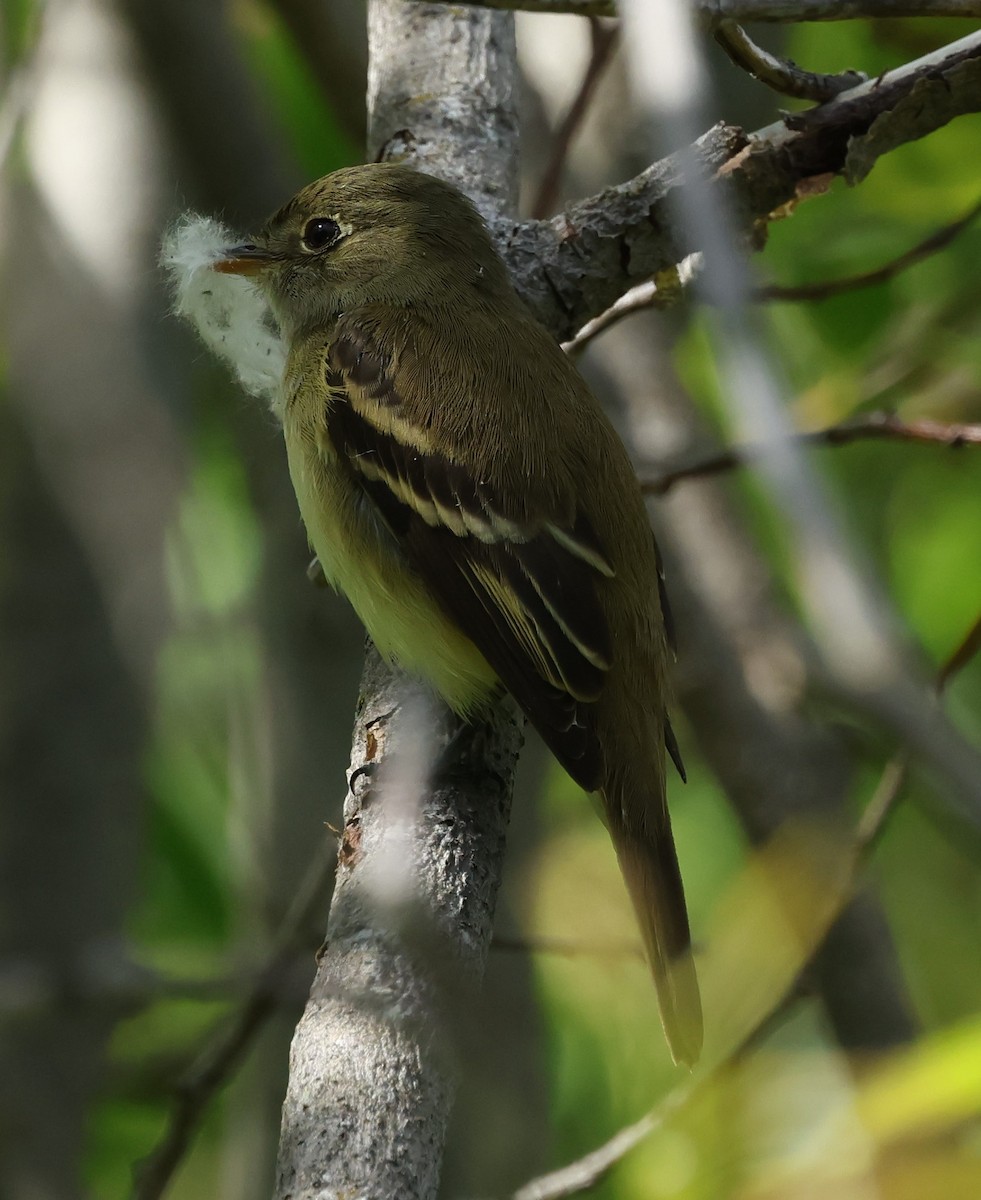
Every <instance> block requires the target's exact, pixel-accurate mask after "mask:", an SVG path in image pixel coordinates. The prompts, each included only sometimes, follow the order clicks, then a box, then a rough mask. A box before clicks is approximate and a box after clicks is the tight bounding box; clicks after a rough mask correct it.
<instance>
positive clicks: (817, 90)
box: [712, 21, 868, 101]
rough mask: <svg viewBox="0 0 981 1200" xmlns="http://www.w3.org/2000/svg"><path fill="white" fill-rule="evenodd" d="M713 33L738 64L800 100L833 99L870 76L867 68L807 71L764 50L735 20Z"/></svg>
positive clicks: (759, 78)
mask: <svg viewBox="0 0 981 1200" xmlns="http://www.w3.org/2000/svg"><path fill="white" fill-rule="evenodd" d="M712 36H713V37H714V38H715V40H716V41H717V42H718V43H719V45H720V46H721V47H722V49H723V50H725V52H726V54H728V56H729V57H730V59H732V61H733V62H734V63H735V64H736V66H737V67H740V68H741V69H742V70H743V71H747V72H749V74H750V75H752V76H753V78H754V79H758V80H759V81H760V83H765V84H766V86H767V87H768V88H772V89H773V91H775V92H779V93H780V94H781V95H783V96H795V97H796V98H797V99H799V100H819V101H821V100H830V99H831V97H832V96H837V95H838V94H839V92H846V91H848V89H849V88H852V87H855V86H856V85H857V84H859V83H864V82H865V81H866V79H868V76H867V75H866V74H865V73H864V71H842V72H840V73H839V74H836V75H824V74H818V73H816V72H814V71H805V70H804V68H803V67H799V66H798V65H797V64H796V63H795V62H792V61H791V60H790V59H784V58H778V57H777V56H776V55H775V54H771V53H770V52H769V50H764V49H763V47H762V46H760V45H757V43H756V42H754V41H753V39H752V38H751V37H750V36H749V34H748V33H747V32H746V30H745V29H743V27H742V26H741V25H737V24H736V22H735V21H722V22H720V23H719V24H718V25H717V26H716V27H715V29H714V30H713V31H712Z"/></svg>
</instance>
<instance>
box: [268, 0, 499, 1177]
mask: <svg viewBox="0 0 981 1200" xmlns="http://www.w3.org/2000/svg"><path fill="white" fill-rule="evenodd" d="M368 16H369V24H368V29H369V89H368V90H369V129H370V132H369V157H370V158H379V159H382V158H384V159H407V160H411V161H412V162H413V164H414V165H417V166H419V167H420V168H421V169H423V170H427V171H430V172H432V173H434V174H437V175H441V176H442V177H444V178H449V179H450V180H452V181H453V182H455V183H457V185H458V186H461V187H463V188H464V190H466V191H467V192H468V193H469V194H470V196H471V197H472V198H473V199H474V200H475V202H476V203H477V204H478V206H479V207H480V208H481V209H482V211H483V212H484V213H485V215H486V216H487V217H489V218H490V219H494V218H495V217H498V216H499V214H500V212H501V210H502V208H506V207H513V205H514V203H515V200H516V193H517V177H516V170H515V167H516V162H517V154H516V152H515V143H516V133H517V118H516V113H515V108H514V94H513V93H514V88H513V83H514V75H515V53H514V31H513V21H512V18H511V17H509V16H504V15H499V14H498V15H494V14H490V13H486V12H480V11H478V10H476V9H470V10H464V9H462V8H460V7H454V8H446V7H443V6H437V5H425V6H421V5H411V4H403V3H401V0H371V3H370V4H369V10H368ZM361 697H362V698H361V703H360V707H359V712H358V717H357V722H356V726H355V733H354V745H353V749H352V760H351V773H350V777H349V778H350V783H349V794H348V797H347V800H346V802H345V810H344V815H345V827H344V837H343V840H342V843H341V847H340V852H339V857H338V872H337V884H336V888H335V892H334V898H333V901H332V904H331V910H330V920H329V925H328V930H327V941H326V943H325V947H324V950H323V953H322V955H321V957H320V961H319V964H318V970H317V977H316V980H315V982H314V985H313V989H312V991H311V995H310V1000H309V1002H308V1004H307V1007H306V1010H305V1012H304V1015H303V1018H302V1020H301V1022H300V1024H299V1026H298V1027H297V1030H296V1034H295V1036H294V1040H293V1047H292V1052H291V1056H290V1079H289V1085H288V1090H287V1095H286V1099H285V1102H284V1105H283V1123H282V1132H281V1139H280V1150H279V1168H278V1180H277V1186H276V1191H275V1195H276V1197H277V1198H278V1200H287V1197H289V1198H290V1200H314V1197H323V1196H325V1195H326V1194H328V1193H330V1194H331V1195H365V1196H377V1197H388V1196H398V1197H400V1198H401V1200H433V1198H434V1197H435V1195H436V1192H437V1187H438V1183H439V1176H440V1167H441V1163H442V1157H443V1143H444V1140H445V1135H446V1126H447V1120H448V1117H449V1112H450V1107H451V1103H452V1100H453V1095H454V1091H455V1085H456V1069H455V1065H454V1061H453V1059H454V1055H453V1046H454V1040H455V1039H454V1022H455V1021H459V1020H461V1014H465V1013H467V1012H470V1011H471V1010H472V1008H473V1005H472V1004H471V1003H470V1002H469V1001H470V999H471V997H472V993H473V989H474V988H475V986H476V985H477V983H478V981H479V979H480V976H481V975H482V973H483V968H484V963H485V959H486V954H487V949H488V947H489V945H490V940H491V926H492V918H493V913H494V906H495V901H496V897H497V890H498V885H499V882H500V875H501V865H502V858H503V851H504V834H505V829H506V823H507V817H508V811H509V807H510V798H511V788H512V783H513V768H514V764H515V761H516V758H517V751H518V747H519V745H520V728H519V726H518V724H517V722H516V721H515V719H514V717H513V715H512V710H511V708H510V707H509V706H508V705H507V704H505V703H503V702H502V703H499V704H498V705H497V706H496V707H495V708H494V710H493V711H492V712H491V713H490V714H488V717H487V719H486V721H484V722H473V723H471V724H468V725H466V726H461V724H460V722H459V721H458V719H457V718H455V717H453V716H452V715H451V714H450V713H449V712H448V711H446V710H445V709H444V708H442V707H441V706H436V705H435V704H434V702H433V698H432V696H431V695H430V693H428V692H427V691H426V690H425V689H424V688H422V687H421V686H420V685H417V684H413V683H412V682H410V681H409V680H408V679H406V678H405V677H404V676H402V675H400V674H399V673H397V672H395V671H393V670H391V669H389V668H387V667H386V666H385V665H384V664H383V663H382V662H381V661H380V659H379V658H378V656H377V654H376V653H375V652H374V650H373V649H372V650H370V651H369V654H368V660H367V663H366V666H365V673H364V677H363V679H362V686H361Z"/></svg>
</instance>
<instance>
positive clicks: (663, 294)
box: [562, 254, 702, 358]
mask: <svg viewBox="0 0 981 1200" xmlns="http://www.w3.org/2000/svg"><path fill="white" fill-rule="evenodd" d="M701 261H702V256H701V255H700V254H690V255H689V256H688V257H687V258H685V259H682V261H681V262H680V263H679V264H678V265H677V267H672V268H670V269H669V270H666V271H660V272H659V273H658V275H657V276H656V277H655V278H654V279H648V280H646V281H645V282H644V283H639V284H637V286H636V287H632V288H631V289H630V290H629V291H628V292H624V294H623V295H622V296H621V297H620V298H619V299H618V300H616V301H615V302H614V303H613V304H611V305H610V307H609V308H608V309H606V311H605V312H601V313H600V315H599V316H598V317H594V318H593V319H592V320H591V321H587V322H586V324H585V325H584V326H583V327H582V329H580V330H579V332H578V333H577V334H576V336H575V337H574V338H572V339H571V340H570V341H568V342H563V343H562V349H563V350H564V351H565V352H566V354H571V355H572V356H573V357H574V358H575V357H576V356H577V355H579V354H581V353H582V352H583V350H585V349H586V347H587V346H588V345H589V343H590V342H591V341H593V340H594V339H595V338H598V337H599V335H600V334H601V333H605V332H606V331H607V330H608V329H610V328H612V327H613V326H614V325H617V324H619V322H620V321H622V320H623V319H624V318H625V317H630V316H632V315H633V314H634V313H638V312H643V311H644V310H645V309H648V308H653V309H663V308H673V307H674V306H675V305H676V304H677V303H678V301H679V300H680V299H681V297H682V296H683V295H685V293H686V292H687V290H688V289H689V288H690V287H691V284H692V282H693V280H694V279H695V276H696V275H697V273H698V271H699V269H700V266H701Z"/></svg>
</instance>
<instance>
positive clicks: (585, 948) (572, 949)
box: [491, 935, 644, 962]
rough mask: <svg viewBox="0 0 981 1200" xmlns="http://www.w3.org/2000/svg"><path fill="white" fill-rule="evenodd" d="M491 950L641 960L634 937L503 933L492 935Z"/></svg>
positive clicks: (641, 953) (569, 956) (642, 954)
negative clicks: (592, 939) (596, 939)
mask: <svg viewBox="0 0 981 1200" xmlns="http://www.w3.org/2000/svg"><path fill="white" fill-rule="evenodd" d="M491 949H492V950H500V951H503V952H505V953H513V954H554V955H557V956H559V957H562V958H584V957H588V958H615V959H623V958H635V959H638V960H639V961H640V962H643V961H644V950H643V947H642V946H641V944H640V942H638V941H637V940H636V939H634V940H629V941H628V940H626V939H624V940H623V941H616V940H610V939H609V938H605V939H604V940H603V941H601V942H583V941H580V940H579V939H574V938H561V937H503V936H497V935H495V937H494V940H493V941H492V942H491Z"/></svg>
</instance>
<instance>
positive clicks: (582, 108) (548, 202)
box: [531, 17, 620, 219]
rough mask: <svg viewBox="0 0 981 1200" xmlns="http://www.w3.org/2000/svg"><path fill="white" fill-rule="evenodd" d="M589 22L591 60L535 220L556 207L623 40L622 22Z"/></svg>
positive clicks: (561, 130)
mask: <svg viewBox="0 0 981 1200" xmlns="http://www.w3.org/2000/svg"><path fill="white" fill-rule="evenodd" d="M589 25H590V36H591V39H592V48H591V50H590V55H589V63H588V64H587V66H586V70H585V71H584V72H583V77H582V81H581V82H580V84H579V90H578V92H577V93H576V97H575V99H574V100H573V101H572V104H571V105H570V106H569V111H568V112H567V113H566V114H565V117H564V118H563V119H562V122H561V124H560V125H559V127H558V129H557V130H556V131H555V138H554V141H553V143H552V153H551V155H550V156H549V160H548V165H547V166H546V167H545V170H544V172H543V173H542V179H541V183H540V184H539V187H538V195H537V196H536V197H535V202H534V204H533V205H532V211H531V215H532V218H534V219H540V218H543V217H547V216H548V215H549V214H550V213H551V211H552V209H553V208H554V207H555V199H556V196H557V195H558V191H559V181H560V180H561V178H562V171H563V169H564V167H565V162H566V158H567V157H568V154H569V147H570V145H571V144H572V139H573V138H574V137H575V135H576V133H577V132H578V130H579V127H580V126H581V125H582V123H583V120H584V119H585V117H586V113H587V112H588V111H589V105H590V102H591V101H592V99H593V97H594V95H595V94H596V85H597V84H598V83H599V81H600V79H601V78H602V76H603V72H604V71H605V70H606V68H607V66H608V65H609V63H610V62H611V61H612V59H613V52H614V50H615V49H616V46H617V43H618V41H619V35H620V27H619V26H618V25H607V24H604V23H603V22H602V21H600V19H599V18H598V17H590V19H589Z"/></svg>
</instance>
